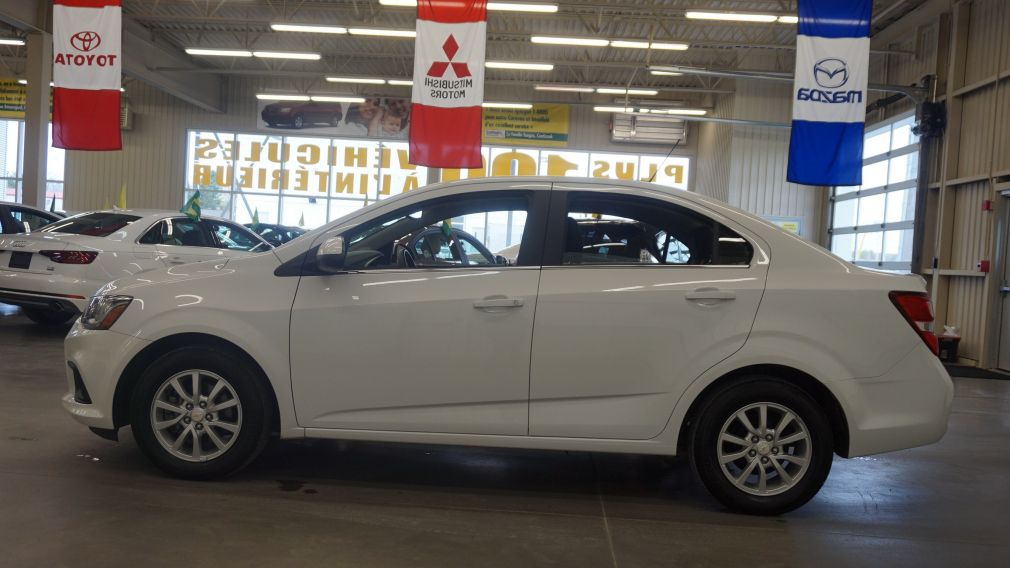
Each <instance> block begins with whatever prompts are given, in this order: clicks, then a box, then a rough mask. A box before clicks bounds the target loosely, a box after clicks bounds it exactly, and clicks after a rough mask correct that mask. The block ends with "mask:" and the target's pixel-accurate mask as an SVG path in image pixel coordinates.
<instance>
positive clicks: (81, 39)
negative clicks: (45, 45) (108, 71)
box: [70, 31, 102, 51]
mask: <svg viewBox="0 0 1010 568" xmlns="http://www.w3.org/2000/svg"><path fill="white" fill-rule="evenodd" d="M101 44H102V36H100V35H98V32H87V31H85V32H77V33H75V34H74V35H72V36H70V45H72V46H74V49H76V50H77V51H91V50H93V49H96V48H97V47H98V46H99V45H101Z"/></svg>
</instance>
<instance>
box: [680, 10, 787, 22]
mask: <svg viewBox="0 0 1010 568" xmlns="http://www.w3.org/2000/svg"><path fill="white" fill-rule="evenodd" d="M684 16H686V17H687V18H688V19H691V20H720V21H724V22H760V23H765V24H770V23H772V22H774V21H775V20H777V19H778V16H776V15H775V14H754V13H746V12H699V11H694V10H691V11H688V12H687V13H685V14H684Z"/></svg>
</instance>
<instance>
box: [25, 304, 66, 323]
mask: <svg viewBox="0 0 1010 568" xmlns="http://www.w3.org/2000/svg"><path fill="white" fill-rule="evenodd" d="M21 311H23V312H24V313H25V317H27V318H28V319H30V320H32V321H33V322H35V323H37V324H40V325H63V324H65V323H67V322H68V321H70V320H71V319H73V318H74V317H75V316H76V315H77V314H76V313H74V312H70V311H65V310H50V309H47V308H27V307H25V308H21Z"/></svg>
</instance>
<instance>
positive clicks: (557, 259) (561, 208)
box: [543, 188, 763, 270]
mask: <svg viewBox="0 0 1010 568" xmlns="http://www.w3.org/2000/svg"><path fill="white" fill-rule="evenodd" d="M580 195H587V196H589V197H591V198H593V199H629V200H640V201H649V202H654V203H655V204H656V205H657V206H660V207H666V208H674V207H679V208H682V209H684V210H686V211H689V212H691V213H694V214H696V215H700V216H702V217H704V218H706V219H708V220H709V221H711V222H712V223H713V225H715V226H721V227H725V228H726V229H729V230H730V231H732V232H733V233H735V234H736V235H738V236H739V237H740V238H742V239H744V240H745V241H747V243H748V244H749V245H750V247H751V255H750V260H749V261H748V262H747V264H666V263H655V264H652V263H649V264H645V263H626V264H625V263H615V264H608V263H592V264H564V263H563V260H564V250H565V243H566V240H567V234H566V228H565V223H566V221H565V220H566V219H567V218H568V207H569V200H570V199H572V198H574V197H578V196H580ZM726 221H729V220H728V219H727V220H725V221H724V220H721V219H717V218H716V216H715V215H714V214H713V213H712V212H710V211H706V210H703V209H701V208H698V207H692V206H691V205H690V204H688V203H684V202H683V201H680V200H677V201H673V200H667V199H659V198H656V197H653V196H649V195H632V194H629V193H626V192H611V191H599V190H591V189H557V188H555V189H554V190H552V191H551V207H550V219H549V222H548V223H549V224H548V234H547V239H546V243H545V246H544V258H543V268H551V269H569V268H570V269H583V268H588V269H636V270H638V269H649V270H654V269H676V268H687V269H698V268H702V269H704V268H739V269H749V268H752V267H753V266H754V264H755V260H754V259H755V257H757V256H758V255H759V254H760V251H761V250H763V247H762V246H761V245H760V244H759V243H758V242H757V241H756V240H755V239H754V237H753V235H751V234H750V233H748V232H747V231H745V230H744V229H743V228H742V227H740V226H739V225H737V224H735V223H727V222H726ZM715 238H718V235H716V236H715Z"/></svg>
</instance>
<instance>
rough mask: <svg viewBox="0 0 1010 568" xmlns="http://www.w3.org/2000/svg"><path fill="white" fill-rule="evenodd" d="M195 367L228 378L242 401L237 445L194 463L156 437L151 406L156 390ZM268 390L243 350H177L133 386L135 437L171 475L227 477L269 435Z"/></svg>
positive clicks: (251, 456)
mask: <svg viewBox="0 0 1010 568" xmlns="http://www.w3.org/2000/svg"><path fill="white" fill-rule="evenodd" d="M191 369H199V370H202V371H209V372H211V373H215V374H217V375H219V376H220V377H221V378H224V379H225V380H226V381H227V382H228V383H229V384H230V386H231V387H232V388H233V390H234V392H235V394H236V395H237V398H238V401H239V403H240V405H241V406H240V408H241V428H240V430H239V431H238V433H237V434H235V436H236V439H235V440H234V443H232V444H231V446H230V447H229V448H227V450H225V451H224V452H223V453H221V454H220V455H219V456H217V457H214V458H212V459H209V460H208V461H201V462H192V461H186V460H184V459H180V458H179V457H176V456H175V455H173V454H172V453H170V452H169V450H168V449H167V448H165V447H163V446H162V444H161V442H159V441H158V437H157V436H156V435H155V431H154V425H152V423H151V408H152V406H153V404H154V399H155V395H156V394H157V393H158V390H159V389H160V388H161V387H162V385H163V384H164V383H166V382H167V381H168V379H169V378H171V377H172V376H173V375H176V374H177V373H180V372H182V371H187V370H191ZM267 388H268V387H267V386H266V377H263V376H262V373H261V372H260V371H259V369H257V368H256V367H255V366H254V365H253V364H251V363H250V362H249V361H248V360H247V359H246V358H245V357H243V356H241V355H240V354H237V353H234V352H230V351H227V350H222V349H220V348H211V347H181V348H179V349H175V350H173V351H170V352H168V353H166V354H165V355H162V356H161V357H159V358H158V359H157V360H156V361H155V362H154V363H152V364H151V365H150V366H148V367H147V369H145V370H144V371H143V373H142V374H141V376H140V379H139V381H138V383H137V386H136V388H134V390H133V396H132V398H131V400H130V423H131V428H132V430H133V436H134V438H135V439H136V440H137V445H139V446H140V449H141V450H142V451H143V452H144V454H146V455H147V457H148V458H150V459H151V461H153V462H154V464H155V465H156V466H158V467H159V468H160V469H161V470H163V471H165V472H166V473H168V474H170V475H173V476H176V477H180V478H183V479H205V480H211V479H221V478H224V477H227V476H229V475H232V474H234V473H236V472H238V471H239V470H241V469H242V468H244V467H245V466H247V465H249V464H250V463H251V462H252V461H253V460H254V459H256V456H258V455H259V453H260V452H261V451H262V450H263V447H264V446H265V445H266V443H267V441H268V439H269V437H270V424H271V423H272V419H273V412H274V406H273V403H272V401H271V398H270V396H269V394H268V392H267V391H266V389H267ZM194 422H195V420H194ZM208 426H209V422H208Z"/></svg>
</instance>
